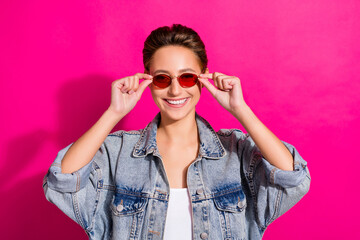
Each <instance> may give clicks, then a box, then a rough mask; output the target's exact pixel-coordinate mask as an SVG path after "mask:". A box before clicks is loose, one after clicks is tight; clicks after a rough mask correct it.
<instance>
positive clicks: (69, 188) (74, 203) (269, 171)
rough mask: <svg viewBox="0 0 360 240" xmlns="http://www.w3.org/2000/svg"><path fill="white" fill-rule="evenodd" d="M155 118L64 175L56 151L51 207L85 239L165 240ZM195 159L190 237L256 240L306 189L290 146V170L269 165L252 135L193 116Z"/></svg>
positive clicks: (48, 191) (47, 187) (190, 177)
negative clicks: (196, 143)
mask: <svg viewBox="0 0 360 240" xmlns="http://www.w3.org/2000/svg"><path fill="white" fill-rule="evenodd" d="M159 121H160V114H158V115H157V116H156V117H155V118H154V119H153V121H151V122H150V123H149V124H148V125H147V126H146V127H145V128H144V129H142V130H138V131H116V132H113V133H110V134H109V135H108V136H107V137H106V139H105V141H104V142H103V144H102V145H101V147H100V148H99V150H98V151H97V153H96V154H95V156H94V157H93V159H92V160H91V161H90V162H89V163H88V164H87V165H85V166H84V167H82V168H81V169H79V170H78V171H76V172H73V173H61V160H62V159H63V157H64V154H65V153H66V151H67V150H68V149H69V147H70V146H71V144H72V143H71V144H70V145H68V146H67V147H65V148H64V149H62V150H60V151H59V152H58V154H57V156H56V158H55V161H54V162H53V164H52V165H51V166H50V168H49V170H48V172H47V174H46V176H45V177H44V181H43V188H44V192H45V195H46V198H47V200H48V201H50V202H52V203H54V204H55V205H56V206H57V207H58V208H60V209H61V210H62V211H63V212H64V213H65V214H66V215H68V216H69V217H70V218H72V219H73V220H74V221H76V222H77V223H78V224H79V225H80V226H81V227H82V228H83V229H84V230H85V232H86V233H87V235H88V236H89V239H96V240H99V239H119V240H120V239H163V233H164V226H165V219H166V214H167V206H168V201H169V192H170V189H169V181H168V179H167V176H166V173H165V169H164V165H163V162H162V160H161V156H160V154H159V151H158V148H157V145H156V132H157V127H158V123H159ZM196 123H197V127H198V130H199V136H200V150H199V154H198V157H197V158H196V159H195V160H194V161H193V162H192V163H191V165H190V166H189V167H188V170H187V188H188V192H189V195H190V197H191V206H192V214H193V215H192V218H193V221H192V222H193V225H192V233H193V239H216V240H219V239H251V240H256V239H261V238H262V236H263V234H264V232H265V230H266V228H267V227H268V226H269V224H270V223H272V222H273V221H274V220H275V219H276V218H278V217H279V216H281V215H282V214H283V213H285V212H286V211H287V210H289V209H290V208H291V207H292V206H294V205H295V204H296V203H297V202H298V201H299V200H300V199H301V198H302V197H303V196H304V195H305V194H306V193H307V192H308V191H309V188H310V180H311V177H310V173H309V170H308V168H307V162H306V161H305V160H304V159H303V158H302V157H301V156H300V155H299V153H298V151H297V150H296V149H295V147H294V146H292V145H291V144H289V143H286V142H284V141H282V142H283V143H284V145H285V146H286V147H287V148H288V150H289V151H290V153H291V154H292V156H293V160H294V171H284V170H281V169H279V168H276V167H275V166H273V165H271V164H270V163H269V162H268V161H267V160H266V159H265V158H264V157H263V156H262V154H261V152H260V150H259V149H258V147H257V146H256V145H255V143H254V141H253V140H252V138H251V137H250V135H249V134H245V133H243V132H242V131H241V130H237V129H221V130H219V131H218V132H215V131H214V130H213V128H212V127H211V126H210V124H209V123H208V122H207V121H206V120H205V119H203V118H202V117H200V116H199V115H198V114H196Z"/></svg>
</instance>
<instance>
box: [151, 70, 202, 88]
mask: <svg viewBox="0 0 360 240" xmlns="http://www.w3.org/2000/svg"><path fill="white" fill-rule="evenodd" d="M198 76H199V75H196V74H194V73H183V74H181V75H180V76H178V77H176V78H177V80H178V81H179V84H180V86H181V87H183V88H189V87H192V86H194V85H195V84H196V83H197V81H198ZM171 81H172V77H170V76H168V75H166V74H159V75H156V76H154V77H153V84H154V85H155V86H157V87H159V88H167V87H168V86H170V84H171Z"/></svg>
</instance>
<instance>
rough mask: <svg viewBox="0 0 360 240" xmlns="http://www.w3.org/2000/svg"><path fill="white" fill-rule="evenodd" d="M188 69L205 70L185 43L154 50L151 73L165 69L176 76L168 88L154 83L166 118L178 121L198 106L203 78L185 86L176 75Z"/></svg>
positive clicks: (154, 90) (191, 71) (155, 92)
mask: <svg viewBox="0 0 360 240" xmlns="http://www.w3.org/2000/svg"><path fill="white" fill-rule="evenodd" d="M184 72H186V73H195V74H196V75H198V74H200V73H201V67H200V65H199V63H198V58H197V57H196V55H195V54H194V53H193V52H192V51H191V50H190V49H188V48H185V47H182V46H165V47H161V48H159V49H158V50H157V51H156V52H155V53H154V55H153V60H152V62H151V66H150V72H149V74H150V75H152V76H156V75H158V74H160V73H162V74H166V75H169V76H170V77H172V81H171V84H170V86H168V87H167V88H158V87H156V86H155V85H154V84H151V85H150V89H151V94H152V97H153V99H154V101H155V103H156V105H157V106H158V107H159V109H160V112H161V116H162V118H167V119H168V120H172V121H174V120H175V121H177V120H181V119H183V118H185V117H187V116H190V115H191V114H195V106H196V104H197V102H198V101H199V99H200V93H201V86H200V82H198V84H196V85H194V86H192V87H189V88H183V87H181V86H180V84H179V82H178V80H177V78H175V76H180V75H181V74H182V73H184ZM206 72H208V70H207V69H206Z"/></svg>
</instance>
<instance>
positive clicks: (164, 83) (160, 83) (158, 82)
mask: <svg viewBox="0 0 360 240" xmlns="http://www.w3.org/2000/svg"><path fill="white" fill-rule="evenodd" d="M153 83H154V85H155V86H157V87H159V88H166V87H168V86H169V85H170V83H171V78H170V77H169V76H167V75H165V74H160V75H157V76H154V78H153Z"/></svg>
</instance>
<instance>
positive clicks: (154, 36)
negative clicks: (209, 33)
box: [143, 24, 208, 73]
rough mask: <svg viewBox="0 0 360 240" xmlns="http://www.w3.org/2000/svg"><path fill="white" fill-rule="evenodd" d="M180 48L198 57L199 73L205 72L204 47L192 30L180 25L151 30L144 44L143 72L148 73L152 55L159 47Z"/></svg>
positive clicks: (205, 58) (206, 60)
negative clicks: (188, 50) (184, 48)
mask: <svg viewBox="0 0 360 240" xmlns="http://www.w3.org/2000/svg"><path fill="white" fill-rule="evenodd" d="M165 46H182V47H186V48H188V49H190V50H191V51H193V52H194V53H195V55H196V56H197V57H198V60H199V64H200V67H201V72H202V73H203V72H205V69H206V67H207V64H208V59H207V55H206V50H205V45H204V43H203V41H202V40H201V38H200V36H199V35H198V34H197V32H195V31H194V30H193V29H191V28H189V27H186V26H183V25H181V24H173V25H172V26H171V27H169V26H163V27H159V28H157V29H155V30H153V31H152V32H151V33H150V35H149V36H148V37H147V38H146V40H145V42H144V49H143V63H144V67H145V70H146V71H147V72H150V65H151V61H152V59H153V55H154V53H155V52H156V50H158V49H159V48H161V47H165Z"/></svg>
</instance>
